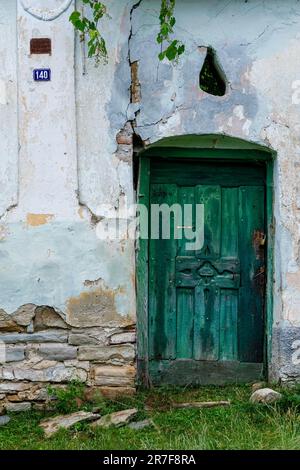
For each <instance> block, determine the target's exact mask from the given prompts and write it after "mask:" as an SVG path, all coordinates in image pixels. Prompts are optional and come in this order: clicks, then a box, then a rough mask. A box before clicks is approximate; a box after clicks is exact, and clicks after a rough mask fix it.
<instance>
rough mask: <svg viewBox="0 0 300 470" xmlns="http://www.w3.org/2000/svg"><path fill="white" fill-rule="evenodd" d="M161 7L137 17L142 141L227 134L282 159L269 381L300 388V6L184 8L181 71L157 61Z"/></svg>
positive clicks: (142, 9)
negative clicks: (204, 86) (217, 86)
mask: <svg viewBox="0 0 300 470" xmlns="http://www.w3.org/2000/svg"><path fill="white" fill-rule="evenodd" d="M159 5H160V2H159V0H143V1H142V2H141V4H140V6H139V8H137V9H136V10H135V11H134V12H133V15H132V35H131V41H130V61H131V63H138V65H139V75H138V80H139V84H140V91H141V99H140V102H139V105H138V107H137V106H135V132H136V133H137V134H138V135H140V136H141V138H142V139H143V141H144V142H148V143H155V142H157V141H159V140H160V139H163V138H165V137H170V136H177V135H186V134H199V135H200V134H211V133H216V134H219V133H221V134H223V133H224V134H227V135H230V136H233V137H239V138H243V139H246V140H249V141H254V142H256V143H259V144H262V145H267V146H269V147H270V148H272V149H273V150H275V151H276V153H277V158H276V161H275V168H274V173H275V174H274V220H275V229H276V232H275V252H274V272H275V276H274V288H273V299H274V311H273V315H274V325H273V343H274V344H273V357H272V364H270V377H271V378H274V379H276V380H277V379H280V380H282V381H284V382H290V381H294V380H296V379H297V380H300V365H299V361H298V360H296V361H295V360H294V359H293V358H295V348H296V345H297V343H296V342H297V341H298V340H299V339H300V259H299V253H300V251H299V250H300V242H299V233H300V231H299V227H300V225H299V224H300V212H299V208H300V206H299V194H300V193H299V191H300V190H299V164H300V155H299V148H300V147H299V144H300V141H299V122H300V104H299V103H300V100H299V91H298V90H299V84H300V82H299V78H300V62H299V59H298V51H299V47H300V32H299V31H300V11H299V5H298V2H297V1H296V0H288V1H286V2H281V1H279V0H272V1H270V2H260V1H256V0H253V1H251V2H241V1H232V2H225V1H224V2H223V1H222V2H220V1H216V0H210V1H202V2H197V1H195V0H186V1H184V2H183V1H178V2H177V5H176V20H177V23H176V26H175V30H176V38H177V39H179V40H182V41H183V42H184V44H185V45H186V52H185V54H184V55H183V56H182V57H181V58H180V60H179V62H178V64H175V65H174V66H171V65H170V64H169V63H168V61H166V60H164V61H163V62H162V63H159V61H158V59H157V55H158V53H159V52H160V50H159V45H157V44H155V42H154V41H153V38H155V36H156V34H157V31H158V25H157V17H158V13H159ZM207 47H211V48H213V49H214V51H216V54H217V58H218V62H219V64H220V66H221V68H222V70H223V71H224V74H225V76H226V78H227V90H226V94H225V95H224V96H221V97H218V96H212V95H209V94H207V93H205V92H203V91H202V90H201V89H200V87H199V73H200V70H201V68H202V65H203V62H204V60H205V56H206V52H207Z"/></svg>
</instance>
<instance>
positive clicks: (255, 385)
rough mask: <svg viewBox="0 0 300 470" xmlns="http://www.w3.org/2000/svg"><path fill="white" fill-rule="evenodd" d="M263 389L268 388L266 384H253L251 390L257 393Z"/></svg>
mask: <svg viewBox="0 0 300 470" xmlns="http://www.w3.org/2000/svg"><path fill="white" fill-rule="evenodd" d="M261 388H266V383H265V382H255V383H254V384H252V387H251V390H252V392H256V390H260V389H261Z"/></svg>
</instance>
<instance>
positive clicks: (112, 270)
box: [0, 0, 136, 410]
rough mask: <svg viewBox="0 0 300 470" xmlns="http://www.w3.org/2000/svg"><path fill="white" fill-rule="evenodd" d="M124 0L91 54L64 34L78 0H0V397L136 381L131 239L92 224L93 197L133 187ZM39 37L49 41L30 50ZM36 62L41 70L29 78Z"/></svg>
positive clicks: (102, 199)
mask: <svg viewBox="0 0 300 470" xmlns="http://www.w3.org/2000/svg"><path fill="white" fill-rule="evenodd" d="M134 3H135V2H133V1H127V2H126V1H125V2H123V5H122V6H121V7H120V5H119V3H116V2H110V6H109V11H110V15H111V20H108V21H106V22H105V26H104V31H103V34H104V35H105V37H106V40H107V43H108V49H109V51H110V55H109V60H108V64H107V65H106V66H100V67H99V68H95V65H94V60H93V59H87V58H86V57H85V54H83V53H82V52H83V49H84V46H86V45H83V44H81V43H80V41H79V39H78V38H77V39H76V41H74V29H73V26H72V25H71V24H70V22H69V21H68V18H69V16H70V13H71V12H72V11H73V9H74V4H75V2H74V1H71V0H70V1H69V2H66V1H63V0H47V2H45V1H44V0H41V1H38V0H34V1H31V0H26V2H23V1H21V0H16V1H14V0H13V1H12V0H4V1H1V5H0V38H1V42H0V63H1V65H2V67H1V71H0V74H1V75H0V118H1V130H0V133H1V138H0V152H1V158H0V178H1V186H2V190H1V194H0V211H1V220H0V258H1V266H0V346H3V348H2V349H1V354H2V355H0V362H1V367H0V382H1V383H0V408H1V406H2V407H3V406H5V407H6V408H7V409H9V410H11V409H13V407H14V404H16V408H18V407H19V406H20V405H19V403H20V402H25V405H24V406H25V407H26V406H27V407H28V406H30V403H31V402H32V401H36V402H40V404H41V406H44V405H43V402H44V401H45V400H47V394H46V382H53V383H55V384H65V383H67V382H69V381H70V380H73V379H76V378H78V379H79V380H82V381H84V382H86V384H87V385H88V386H89V387H90V388H91V390H92V389H93V388H94V387H98V388H100V389H101V392H102V393H104V394H105V393H106V394H109V395H116V394H117V393H118V389H119V392H120V391H121V392H122V393H125V394H126V393H132V392H133V391H134V384H135V366H134V363H135V362H134V358H135V346H134V344H133V343H134V342H135V340H134V338H135V332H134V325H135V315H136V312H135V264H134V256H135V254H134V242H133V241H131V240H126V239H124V240H123V239H122V240H120V241H117V240H103V239H100V238H99V237H98V236H97V224H98V223H99V222H100V221H103V220H105V210H104V211H103V204H110V205H112V206H113V207H116V208H117V207H118V205H119V202H120V199H122V198H124V197H125V195H126V197H127V198H128V201H133V197H134V195H133V184H132V129H131V127H130V125H129V124H127V121H128V118H127V109H128V107H129V105H130V80H131V71H130V64H129V61H128V38H129V36H130V30H131V26H130V11H131V8H132V6H133V5H134ZM41 37H47V38H51V41H52V54H51V55H30V49H29V44H30V40H31V39H32V38H41ZM4 38H5V39H4ZM6 38H8V39H9V40H8V41H7V40H6ZM43 67H47V68H48V67H49V68H51V72H52V79H51V82H48V83H42V82H41V83H40V82H34V81H33V69H35V68H43ZM117 70H118V72H119V75H118V78H117V79H116V77H117V74H116V71H117ZM112 99H114V100H115V102H114V103H115V104H114V105H111V101H112ZM108 108H109V110H110V112H108ZM118 134H119V138H118V142H117V135H118ZM124 139H125V140H124ZM3 354H4V357H3ZM103 387H104V388H103ZM5 396H6V398H5ZM28 403H29V404H28Z"/></svg>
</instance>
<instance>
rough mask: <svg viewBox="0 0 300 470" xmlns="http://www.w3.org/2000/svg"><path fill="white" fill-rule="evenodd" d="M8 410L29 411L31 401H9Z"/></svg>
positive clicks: (14, 411)
mask: <svg viewBox="0 0 300 470" xmlns="http://www.w3.org/2000/svg"><path fill="white" fill-rule="evenodd" d="M5 408H6V411H8V412H10V413H22V412H23V411H29V410H30V409H31V403H29V402H22V403H7V404H6V405H5Z"/></svg>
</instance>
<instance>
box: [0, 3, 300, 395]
mask: <svg viewBox="0 0 300 470" xmlns="http://www.w3.org/2000/svg"><path fill="white" fill-rule="evenodd" d="M24 1H25V0H24ZM24 1H23V0H22V1H21V0H16V1H14V0H1V1H0V64H1V67H0V119H1V128H0V133H1V137H0V153H1V158H0V178H1V194H0V212H1V220H0V259H1V263H0V329H1V331H2V334H1V337H0V339H1V340H2V341H5V343H6V344H7V345H8V346H7V348H8V349H7V351H8V358H9V360H8V361H7V364H5V365H3V367H2V368H0V369H1V370H0V379H1V380H2V381H3V384H4V385H3V384H2V388H1V386H0V400H1V393H4V394H5V393H8V392H7V390H10V392H9V394H11V395H12V396H13V397H14V398H13V399H14V400H17V399H18V400H19V401H22V400H23V401H24V400H25V401H26V400H29V401H30V400H39V398H36V397H37V396H38V397H44V398H45V393H44V392H43V387H42V385H41V384H43V383H44V382H47V381H50V382H56V383H57V382H62V383H64V382H67V381H69V380H71V379H72V378H74V377H79V378H80V379H81V380H84V381H86V382H87V384H88V385H90V386H91V387H95V386H100V387H102V388H103V387H107V388H111V387H117V386H122V387H125V388H126V390H127V391H126V393H131V391H132V389H133V385H134V377H135V368H134V347H133V346H132V343H133V342H134V341H135V339H134V324H135V315H136V312H135V294H134V293H135V279H134V276H135V263H134V243H133V242H132V241H128V240H127V241H126V240H122V241H120V242H116V241H110V242H108V241H105V240H100V239H99V238H98V237H97V236H96V225H97V223H99V221H100V222H101V221H102V222H103V221H104V222H105V217H106V216H105V208H103V204H112V205H113V206H114V207H116V208H118V207H119V206H120V205H122V204H123V203H124V201H125V200H127V202H128V203H129V204H130V203H131V202H132V201H134V197H135V195H134V191H133V183H132V179H133V177H132V150H133V148H132V126H133V127H134V130H135V132H136V133H137V134H138V135H139V136H140V137H141V138H142V140H143V141H144V143H145V145H146V144H148V143H154V142H157V141H158V140H160V139H162V138H164V137H169V136H175V135H185V134H199V135H200V134H205V133H225V134H227V135H230V136H233V137H240V138H243V139H246V140H251V141H255V142H257V143H260V144H263V145H267V146H269V147H271V148H272V149H274V150H275V151H276V152H277V159H276V161H275V174H274V187H275V194H274V197H275V201H274V216H275V228H276V232H275V236H276V240H275V261H274V263H275V270H274V271H275V279H274V332H273V339H274V345H273V358H272V361H273V362H272V364H271V368H270V377H272V378H275V379H281V380H283V381H285V382H290V381H294V380H299V378H300V366H299V364H298V363H297V361H298V359H297V357H298V356H297V345H296V343H295V341H298V340H300V313H299V310H300V309H299V307H300V266H299V263H300V261H299V256H300V243H299V222H300V220H299V218H300V190H299V183H300V178H299V174H300V173H299V170H300V155H299V148H300V147H299V145H300V140H299V137H298V135H299V130H300V129H299V122H300V92H299V91H298V90H300V87H299V84H300V82H297V80H300V61H299V50H300V10H299V4H298V2H297V1H296V0H287V1H285V2H282V1H279V0H272V1H269V2H261V1H258V0H251V2H244V1H240V0H239V1H238V0H235V1H232V2H230V3H228V2H226V1H225V0H224V1H223V0H222V1H219V0H218V1H217V0H210V1H208V0H202V1H198V0H197V1H196V0H185V1H182V0H178V1H177V7H176V18H177V24H176V35H177V37H178V38H179V39H182V40H183V42H184V43H185V44H186V53H185V54H184V56H182V58H181V59H180V61H179V63H178V64H175V65H174V66H172V65H171V64H169V63H168V62H167V61H166V62H162V63H160V62H159V61H158V58H157V55H158V52H159V46H158V45H157V44H156V42H155V37H156V34H157V32H158V27H159V25H158V13H159V3H160V2H159V0H141V1H137V0H128V1H126V0H124V1H122V2H120V1H119V0H107V2H106V3H107V5H108V8H109V13H110V15H111V20H107V21H105V22H104V23H103V34H104V36H105V38H106V41H107V47H108V51H109V60H108V64H107V65H105V66H104V65H100V66H99V67H98V68H95V67H94V62H93V60H90V59H87V58H86V57H85V56H84V54H83V49H84V45H83V44H81V43H80V42H79V40H78V38H77V39H76V41H74V31H73V27H72V26H71V25H70V23H69V22H68V16H69V15H70V12H71V11H72V8H73V6H74V1H70V2H68V1H65V0H47V1H46V2H43V0H26V1H25V3H24ZM23 5H25V6H26V9H24V8H23ZM30 5H31V6H32V7H33V9H30ZM28 6H29V8H27V7H28ZM45 6H46V7H47V8H48V10H47V12H46V13H47V14H45V11H44V13H43V12H42V14H40V10H39V8H41V7H44V8H45ZM49 9H50V13H49ZM52 9H54V10H56V11H58V13H57V14H52V13H51V10H52ZM51 14H52V18H51ZM49 15H50V17H49ZM32 37H51V39H52V45H53V53H52V55H51V56H30V54H29V41H30V39H31V38H32ZM208 46H210V47H213V48H214V49H215V51H216V53H217V56H218V61H219V63H220V65H221V66H222V69H223V70H224V73H225V75H226V77H227V92H226V94H225V96H223V97H215V96H210V95H208V94H206V93H205V92H203V91H201V90H200V87H199V73H200V70H201V67H202V65H203V62H204V59H205V54H206V48H207V47H208ZM39 67H51V69H52V81H51V82H50V83H35V82H34V81H33V80H32V71H33V69H34V68H39ZM131 71H132V72H133V75H132V77H131ZM131 85H132V86H133V89H131ZM49 308H50V310H49ZM20 309H21V310H20ZM41 309H42V310H41ZM48 344H50V349H51V348H52V352H51V351H50V350H49V347H48ZM124 345H125V346H124ZM298 346H299V345H298ZM49 351H50V352H49ZM46 357H47V358H46ZM292 358H294V359H292ZM298 362H300V361H298ZM23 369H24V371H23ZM22 380H24V381H26V382H27V385H28V383H29V385H30V386H29V385H28V387H27V388H26V387H25V388H24V389H22V386H21V385H20V381H22ZM10 381H12V384H11V383H10ZM34 387H36V388H34ZM21 389H22V390H21ZM123 391H124V390H123ZM105 393H108V391H107V390H106V391H105ZM109 393H111V391H110V392H109ZM16 397H17V398H16Z"/></svg>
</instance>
